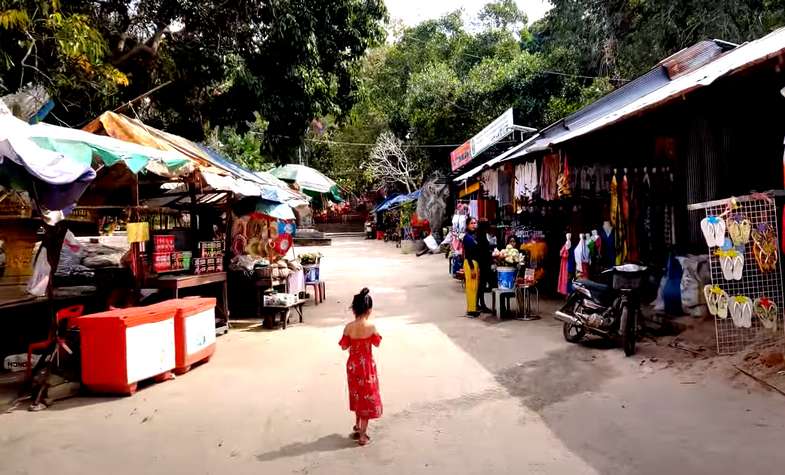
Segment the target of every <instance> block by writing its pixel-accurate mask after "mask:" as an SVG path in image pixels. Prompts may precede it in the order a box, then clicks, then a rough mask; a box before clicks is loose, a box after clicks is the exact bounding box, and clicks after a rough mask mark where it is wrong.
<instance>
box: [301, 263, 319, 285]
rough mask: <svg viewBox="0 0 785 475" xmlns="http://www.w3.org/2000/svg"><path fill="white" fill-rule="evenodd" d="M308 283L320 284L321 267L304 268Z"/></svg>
mask: <svg viewBox="0 0 785 475" xmlns="http://www.w3.org/2000/svg"><path fill="white" fill-rule="evenodd" d="M303 272H304V273H305V281H306V282H319V266H303Z"/></svg>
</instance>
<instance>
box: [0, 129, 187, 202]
mask: <svg viewBox="0 0 785 475" xmlns="http://www.w3.org/2000/svg"><path fill="white" fill-rule="evenodd" d="M4 158H7V159H9V160H10V161H11V162H13V163H14V164H16V165H18V167H17V168H14V167H12V166H7V167H4V170H3V172H6V173H7V174H9V175H14V176H15V178H16V179H22V180H23V181H26V180H24V177H20V176H19V171H21V170H22V169H23V170H24V171H25V172H26V174H27V175H28V179H33V180H36V181H34V182H32V183H26V184H24V185H23V186H24V187H25V188H27V190H26V191H31V190H32V191H34V195H35V198H36V201H37V203H38V205H39V206H41V207H42V208H45V209H47V210H65V211H66V213H67V212H68V211H69V210H70V208H72V207H73V206H74V204H75V203H76V201H77V200H78V199H79V197H80V196H81V195H82V193H84V191H85V189H86V188H87V186H88V185H89V184H90V182H91V181H93V179H95V176H96V172H95V170H93V161H94V160H97V161H98V162H99V166H104V165H106V166H112V165H114V164H116V163H118V162H120V161H122V162H124V163H125V164H126V165H127V166H128V168H129V169H130V170H131V171H133V172H134V173H137V172H138V171H140V170H142V169H144V168H147V169H150V170H151V171H153V170H157V171H158V172H160V174H162V175H165V176H173V175H177V174H178V173H180V172H183V171H185V172H187V167H188V165H189V162H188V161H187V160H183V159H182V158H180V157H177V156H174V155H171V154H169V153H167V152H162V151H160V150H157V149H153V148H149V147H143V146H139V145H136V144H132V143H128V142H123V141H121V140H116V139H113V138H111V137H99V136H95V135H93V134H89V133H86V132H82V131H79V130H72V129H67V128H64V127H58V126H54V125H49V124H37V125H34V126H31V125H29V124H27V123H25V122H23V121H21V120H19V119H17V118H15V117H13V116H12V115H10V114H0V163H2V160H3V159H4Z"/></svg>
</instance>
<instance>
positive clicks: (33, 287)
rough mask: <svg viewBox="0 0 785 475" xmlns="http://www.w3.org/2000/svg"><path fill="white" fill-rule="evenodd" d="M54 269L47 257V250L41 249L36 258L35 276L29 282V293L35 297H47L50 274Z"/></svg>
mask: <svg viewBox="0 0 785 475" xmlns="http://www.w3.org/2000/svg"><path fill="white" fill-rule="evenodd" d="M51 271H52V267H51V266H50V265H49V261H48V260H47V256H46V248H45V247H41V249H40V250H39V251H38V255H37V256H36V258H35V265H34V266H33V276H32V277H30V280H29V281H28V282H27V293H29V294H30V295H33V296H35V297H43V296H44V295H46V287H47V286H48V285H49V273H50V272H51Z"/></svg>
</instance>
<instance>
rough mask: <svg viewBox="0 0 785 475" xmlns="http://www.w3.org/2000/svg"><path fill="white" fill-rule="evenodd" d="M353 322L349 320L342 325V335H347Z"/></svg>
mask: <svg viewBox="0 0 785 475" xmlns="http://www.w3.org/2000/svg"><path fill="white" fill-rule="evenodd" d="M353 324H354V322H349V323H347V324H346V326H344V327H343V334H344V335H348V334H349V332H350V331H351V329H352V326H353Z"/></svg>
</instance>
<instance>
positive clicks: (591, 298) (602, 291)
mask: <svg viewBox="0 0 785 475" xmlns="http://www.w3.org/2000/svg"><path fill="white" fill-rule="evenodd" d="M645 273H646V267H643V266H638V265H635V264H625V265H623V266H616V267H614V268H612V269H608V270H606V271H604V272H603V274H610V275H611V277H612V285H606V284H602V283H599V282H594V281H591V280H580V279H579V280H575V281H574V282H573V287H574V288H575V290H574V291H573V292H572V294H571V295H570V296H569V298H568V299H567V303H565V304H564V306H563V307H562V308H561V309H559V310H557V311H556V319H558V320H560V321H562V322H564V326H563V332H564V339H565V340H567V341H568V342H570V343H578V342H580V341H581V340H583V338H584V337H585V336H586V334H587V333H590V334H593V335H597V336H601V337H604V338H611V339H616V340H621V344H622V348H624V354H625V355H626V356H632V355H634V354H635V344H636V341H637V338H638V318H639V315H640V305H641V304H640V302H641V297H640V288H641V285H642V284H643V283H644V282H645V279H644V276H645Z"/></svg>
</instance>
